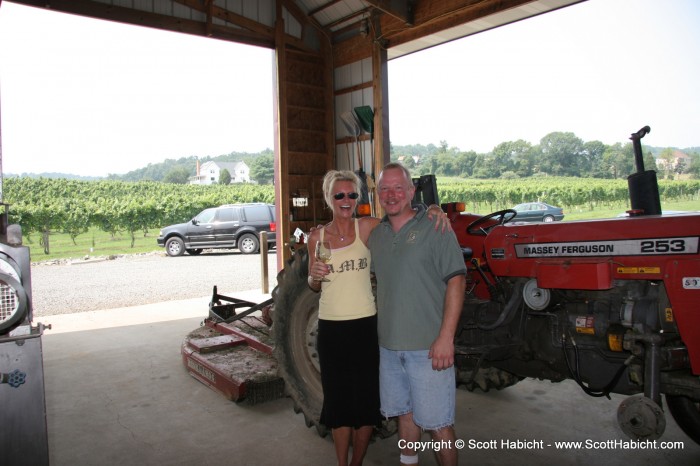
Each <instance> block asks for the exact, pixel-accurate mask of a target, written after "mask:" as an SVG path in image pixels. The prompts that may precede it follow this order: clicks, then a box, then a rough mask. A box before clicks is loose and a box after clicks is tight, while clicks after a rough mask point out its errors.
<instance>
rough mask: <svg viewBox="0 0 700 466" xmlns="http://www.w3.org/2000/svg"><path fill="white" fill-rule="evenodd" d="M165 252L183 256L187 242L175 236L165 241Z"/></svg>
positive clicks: (170, 254)
mask: <svg viewBox="0 0 700 466" xmlns="http://www.w3.org/2000/svg"><path fill="white" fill-rule="evenodd" d="M165 252H166V254H168V255H169V256H170V257H177V256H181V255H183V254H184V253H185V243H184V242H183V241H182V240H181V239H180V238H178V237H177V236H173V237H172V238H170V239H169V240H168V241H166V242H165Z"/></svg>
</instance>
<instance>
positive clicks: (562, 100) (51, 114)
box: [0, 0, 700, 176]
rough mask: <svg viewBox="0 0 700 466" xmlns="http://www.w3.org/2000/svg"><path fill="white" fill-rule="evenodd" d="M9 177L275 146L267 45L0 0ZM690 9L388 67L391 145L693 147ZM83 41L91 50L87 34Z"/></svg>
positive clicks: (596, 11)
mask: <svg viewBox="0 0 700 466" xmlns="http://www.w3.org/2000/svg"><path fill="white" fill-rule="evenodd" d="M0 5H1V6H0V112H1V113H0V124H1V130H2V133H1V137H2V170H3V172H4V173H12V174H20V173H25V172H34V173H38V172H61V173H71V174H76V175H83V176H106V175H107V174H110V173H115V174H122V173H126V172H128V171H130V170H134V169H137V168H141V167H144V166H146V165H147V164H148V163H159V162H162V161H163V160H165V159H166V158H170V159H178V158H180V157H188V156H193V155H194V156H199V157H206V156H217V155H222V154H228V153H231V152H251V153H255V152H260V151H262V150H265V149H268V148H272V147H273V141H274V127H273V122H274V119H273V102H272V98H273V79H272V70H273V56H272V52H271V51H270V50H267V49H263V48H258V47H252V46H247V45H241V44H233V43H228V42H224V41H219V40H212V39H205V38H200V37H195V36H190V35H184V34H177V33H169V32H164V31H158V30H152V29H148V28H142V27H135V26H128V25H123V24H119V23H112V22H107V21H100V20H94V19H89V18H83V17H78V16H72V15H67V14H64V13H57V12H53V11H48V10H43V9H38V8H32V7H25V6H21V5H17V4H13V3H10V2H8V1H4V2H2V3H0ZM698 24H700V2H697V1H696V0H588V1H586V2H583V3H581V4H577V5H573V6H570V7H567V8H563V9H561V10H558V11H555V12H551V13H547V14H544V15H541V16H539V17H536V18H530V19H527V20H524V21H520V22H518V23H515V24H511V25H507V26H504V27H500V28H497V29H494V30H491V31H487V32H484V33H481V34H477V35H473V36H470V37H467V38H464V39H460V40H457V41H453V42H451V43H449V44H444V45H441V46H438V47H433V48H431V49H429V50H426V51H422V52H417V53H414V54H411V55H408V56H405V57H401V58H398V59H395V60H392V61H390V62H389V67H388V69H389V71H388V73H389V115H390V137H391V142H392V144H394V145H409V144H423V145H427V144H431V143H432V144H435V145H439V144H440V143H441V142H442V141H445V142H446V143H447V144H448V146H450V147H457V148H459V149H460V150H463V151H467V150H475V151H477V152H480V153H482V152H488V151H490V150H492V149H493V148H494V147H495V146H496V145H497V144H499V143H501V142H504V141H515V140H518V139H524V140H525V141H528V142H530V143H532V144H537V143H538V142H539V140H540V139H541V138H542V137H544V136H545V135H547V134H549V133H551V132H553V131H565V132H572V133H574V134H575V135H576V136H578V137H579V138H581V139H583V140H584V141H591V140H599V141H602V142H603V143H605V144H614V143H616V142H621V143H626V142H628V141H629V139H628V138H629V135H630V134H631V133H632V132H635V131H637V130H638V129H639V128H641V127H642V126H645V125H649V126H650V127H651V133H650V134H649V135H647V136H646V137H645V138H644V139H643V143H644V144H647V145H652V146H659V147H667V146H674V147H680V148H684V147H692V146H700V134H698V124H699V123H700V105H699V104H700V86H699V85H698V84H697V83H700V60H699V59H698V55H700V54H699V53H698V48H699V46H700V27H698ZM86 39H87V40H86Z"/></svg>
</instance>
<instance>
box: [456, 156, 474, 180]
mask: <svg viewBox="0 0 700 466" xmlns="http://www.w3.org/2000/svg"><path fill="white" fill-rule="evenodd" d="M477 157H478V156H477V154H476V152H474V151H473V150H472V151H469V152H460V153H459V154H457V160H456V164H457V167H458V169H459V176H462V177H465V178H466V177H468V176H472V174H473V173H474V163H475V162H476V159H477Z"/></svg>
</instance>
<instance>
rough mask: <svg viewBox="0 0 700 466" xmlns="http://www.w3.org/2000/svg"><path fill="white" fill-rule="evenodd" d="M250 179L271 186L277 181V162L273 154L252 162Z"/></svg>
mask: <svg viewBox="0 0 700 466" xmlns="http://www.w3.org/2000/svg"><path fill="white" fill-rule="evenodd" d="M250 178H251V179H253V180H255V181H257V182H258V184H271V183H272V182H273V181H274V179H275V160H274V158H273V156H272V154H267V155H261V156H260V157H257V158H256V159H255V160H253V161H252V162H251V166H250Z"/></svg>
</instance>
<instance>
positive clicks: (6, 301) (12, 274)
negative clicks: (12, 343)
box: [0, 258, 29, 331]
mask: <svg viewBox="0 0 700 466" xmlns="http://www.w3.org/2000/svg"><path fill="white" fill-rule="evenodd" d="M28 309H29V307H28V306H27V292H26V291H25V290H24V287H23V286H22V284H21V283H20V275H19V273H18V272H17V269H16V268H15V267H14V266H13V265H12V264H11V263H10V262H8V261H7V260H6V259H5V258H0V331H4V330H6V329H9V328H10V327H12V326H13V325H15V324H16V323H17V322H19V321H20V320H22V319H23V318H24V317H25V315H26V314H27V311H28Z"/></svg>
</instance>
